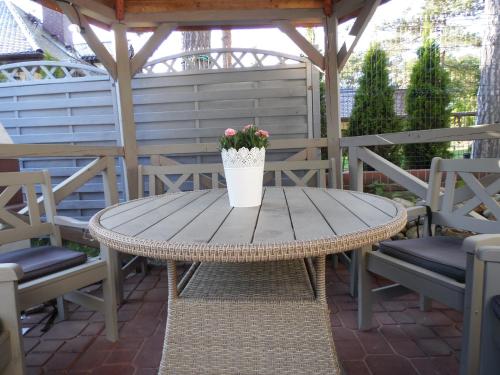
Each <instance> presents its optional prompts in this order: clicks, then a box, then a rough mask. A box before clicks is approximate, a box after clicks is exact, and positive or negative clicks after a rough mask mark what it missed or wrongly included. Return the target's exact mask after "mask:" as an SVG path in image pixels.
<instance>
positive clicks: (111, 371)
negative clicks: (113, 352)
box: [92, 365, 135, 375]
mask: <svg viewBox="0 0 500 375" xmlns="http://www.w3.org/2000/svg"><path fill="white" fill-rule="evenodd" d="M134 372H135V368H134V367H133V366H132V365H106V366H102V367H99V368H97V369H95V370H94V371H92V375H94V374H97V375H132V374H133V373H134Z"/></svg>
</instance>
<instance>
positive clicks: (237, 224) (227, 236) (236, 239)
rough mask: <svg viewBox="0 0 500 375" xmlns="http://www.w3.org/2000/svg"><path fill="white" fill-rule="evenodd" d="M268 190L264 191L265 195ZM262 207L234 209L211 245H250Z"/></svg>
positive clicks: (216, 233) (211, 241)
mask: <svg viewBox="0 0 500 375" xmlns="http://www.w3.org/2000/svg"><path fill="white" fill-rule="evenodd" d="M265 192H266V190H264V195H265ZM260 208H261V206H256V207H244V208H242V207H234V208H233V209H232V210H231V212H230V213H229V215H227V217H226V219H225V220H224V222H223V223H222V224H221V226H220V227H219V228H218V230H217V231H216V232H215V234H214V236H213V237H212V239H211V240H210V243H230V244H235V243H250V242H251V241H252V238H253V233H254V231H255V227H256V224H257V219H258V217H259V211H260Z"/></svg>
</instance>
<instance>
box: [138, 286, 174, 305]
mask: <svg viewBox="0 0 500 375" xmlns="http://www.w3.org/2000/svg"><path fill="white" fill-rule="evenodd" d="M167 298H168V289H167V288H158V287H157V288H154V289H151V290H149V291H148V292H147V293H146V295H145V296H144V301H161V302H166V301H167Z"/></svg>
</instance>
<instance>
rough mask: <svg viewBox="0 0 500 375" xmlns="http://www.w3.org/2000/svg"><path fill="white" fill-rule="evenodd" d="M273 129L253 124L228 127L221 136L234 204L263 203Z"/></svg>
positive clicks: (226, 171)
mask: <svg viewBox="0 0 500 375" xmlns="http://www.w3.org/2000/svg"><path fill="white" fill-rule="evenodd" d="M268 144H269V132H267V131H265V130H262V129H259V128H257V127H256V126H255V125H253V124H249V125H246V126H244V127H243V129H242V130H239V131H236V130H234V129H231V128H229V129H226V131H225V132H224V136H222V137H221V138H220V140H219V145H220V150H221V155H222V163H223V164H224V174H225V176H226V184H227V191H228V195H229V204H230V205H231V206H232V207H254V206H259V205H260V204H261V201H262V179H263V176H264V161H265V158H266V147H267V146H268Z"/></svg>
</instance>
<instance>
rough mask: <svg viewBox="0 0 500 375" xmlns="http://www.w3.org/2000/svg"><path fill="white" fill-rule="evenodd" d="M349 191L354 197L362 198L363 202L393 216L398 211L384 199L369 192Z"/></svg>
mask: <svg viewBox="0 0 500 375" xmlns="http://www.w3.org/2000/svg"><path fill="white" fill-rule="evenodd" d="M350 193H351V194H352V195H354V196H355V197H357V198H359V199H361V200H364V201H365V202H368V203H370V204H371V205H372V206H374V207H376V208H378V209H380V210H382V211H384V212H385V213H386V214H387V215H389V216H392V217H395V216H396V214H397V212H398V210H397V209H396V206H395V205H394V204H392V203H391V202H389V201H387V200H386V199H382V198H378V197H376V196H373V195H369V194H363V193H359V192H356V191H351V192H350Z"/></svg>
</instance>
